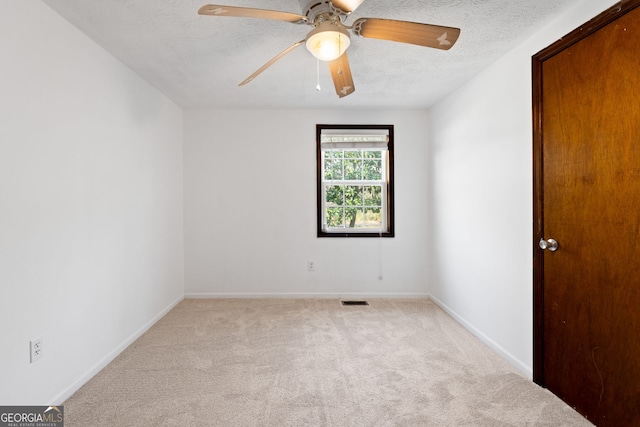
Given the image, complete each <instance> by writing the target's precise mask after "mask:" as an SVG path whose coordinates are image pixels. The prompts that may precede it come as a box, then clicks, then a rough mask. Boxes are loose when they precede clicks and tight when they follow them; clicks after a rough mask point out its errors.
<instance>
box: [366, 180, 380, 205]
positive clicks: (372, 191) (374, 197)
mask: <svg viewBox="0 0 640 427" xmlns="http://www.w3.org/2000/svg"><path fill="white" fill-rule="evenodd" d="M363 191H364V205H365V206H382V186H381V185H375V186H372V185H367V186H365V187H364V189H363Z"/></svg>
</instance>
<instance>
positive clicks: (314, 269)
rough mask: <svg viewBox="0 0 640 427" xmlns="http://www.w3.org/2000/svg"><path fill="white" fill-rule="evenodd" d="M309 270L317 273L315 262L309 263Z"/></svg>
mask: <svg viewBox="0 0 640 427" xmlns="http://www.w3.org/2000/svg"><path fill="white" fill-rule="evenodd" d="M307 270H309V271H316V265H315V263H314V262H313V261H307Z"/></svg>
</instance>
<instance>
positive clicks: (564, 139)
mask: <svg viewBox="0 0 640 427" xmlns="http://www.w3.org/2000/svg"><path fill="white" fill-rule="evenodd" d="M639 5H640V1H625V2H622V3H621V4H619V5H617V6H616V7H614V8H612V9H611V10H609V11H607V12H605V13H604V14H603V15H601V16H600V17H598V18H596V19H594V20H593V21H591V22H590V23H588V24H585V25H584V26H582V27H580V28H579V29H578V30H576V31H574V32H573V33H571V34H570V35H568V36H567V37H566V38H564V39H563V40H561V41H559V42H558V43H556V44H555V45H552V46H550V47H549V48H547V49H545V50H544V51H542V52H540V53H539V54H538V55H536V56H535V57H534V62H533V64H534V131H535V135H534V159H535V160H534V163H535V164H534V174H535V176H534V182H535V188H534V192H535V196H534V220H535V221H534V222H535V225H534V237H535V240H536V241H535V248H534V264H535V265H534V286H535V287H534V304H535V307H534V315H535V319H534V320H535V321H534V325H535V331H534V340H535V342H534V380H535V381H536V382H537V383H539V384H541V385H543V386H545V387H547V388H548V389H549V390H550V391H552V392H553V393H555V394H556V395H557V396H559V397H560V398H561V399H563V400H564V401H565V402H567V403H568V404H569V405H571V406H572V407H574V408H576V409H577V410H578V412H580V413H581V414H583V415H584V416H585V417H586V418H588V419H589V420H590V421H592V422H593V423H594V424H596V425H598V426H616V427H618V426H640V7H637V6H639ZM540 239H543V241H544V240H548V239H555V240H556V241H557V242H558V244H559V247H558V249H557V250H556V251H555V252H552V251H551V250H550V249H546V250H542V249H541V248H540V247H539V243H540V242H539V241H540ZM547 246H548V243H547Z"/></svg>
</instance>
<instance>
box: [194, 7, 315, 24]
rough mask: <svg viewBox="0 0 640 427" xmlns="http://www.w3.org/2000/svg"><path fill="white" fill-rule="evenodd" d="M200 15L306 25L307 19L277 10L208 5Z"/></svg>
mask: <svg viewBox="0 0 640 427" xmlns="http://www.w3.org/2000/svg"><path fill="white" fill-rule="evenodd" d="M198 14H199V15H212V16H236V17H239V18H261V19H271V20H275V21H285V22H291V23H294V24H306V23H307V18H306V17H304V16H302V15H298V14H295V13H289V12H279V11H277V10H266V9H253V8H250V7H235V6H221V5H218V4H207V5H204V6H202V7H201V8H200V9H199V10H198Z"/></svg>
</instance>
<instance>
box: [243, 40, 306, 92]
mask: <svg viewBox="0 0 640 427" xmlns="http://www.w3.org/2000/svg"><path fill="white" fill-rule="evenodd" d="M305 41H306V40H300V41H299V42H296V43H294V44H292V45H291V46H289V47H288V48H286V49H285V50H283V51H282V52H280V53H279V54H277V55H276V56H274V57H273V58H272V59H271V60H270V61H269V62H267V63H266V64H264V65H263V66H262V67H260V68H259V69H258V71H256V72H255V73H253V74H251V75H250V76H249V77H247V78H246V79H244V80H243V81H242V83H240V84H239V85H238V86H244V85H246V84H247V83H249V82H251V81H252V80H253V79H255V78H256V77H258V76H259V75H260V74H261V73H262V72H263V71H264V70H266V69H267V68H269V67H270V66H272V65H273V64H274V63H275V62H276V61H277V60H279V59H280V58H282V57H283V56H285V55H286V54H287V53H289V52H291V51H292V50H293V49H295V48H297V47H298V46H300V45H301V44H304V43H305Z"/></svg>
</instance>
